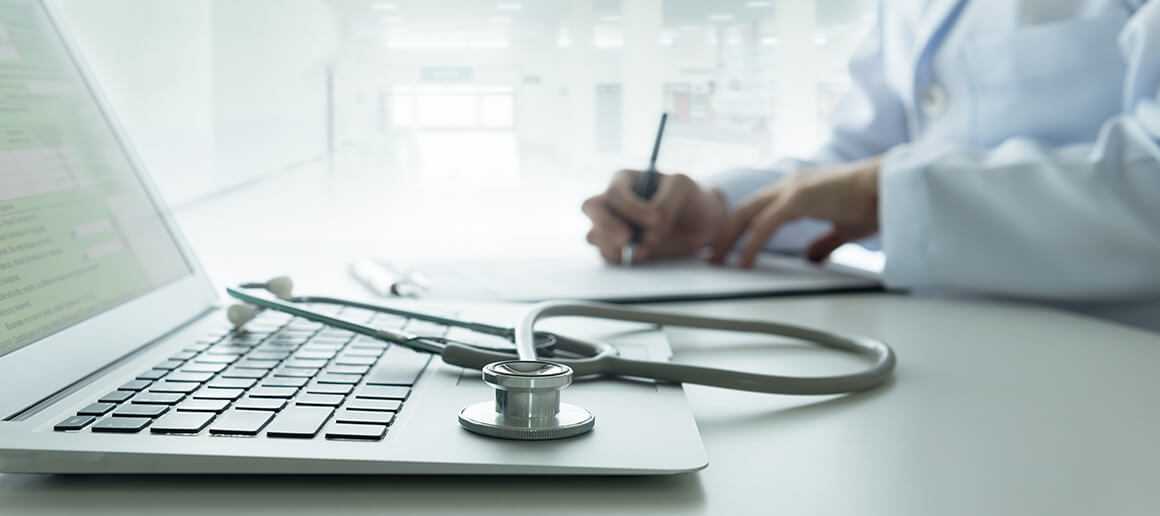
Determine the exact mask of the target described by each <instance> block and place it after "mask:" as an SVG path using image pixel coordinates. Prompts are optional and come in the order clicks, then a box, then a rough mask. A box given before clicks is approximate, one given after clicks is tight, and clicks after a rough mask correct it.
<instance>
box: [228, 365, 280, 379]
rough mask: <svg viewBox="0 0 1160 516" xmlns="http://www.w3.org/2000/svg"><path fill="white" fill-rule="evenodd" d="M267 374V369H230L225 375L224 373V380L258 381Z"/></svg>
mask: <svg viewBox="0 0 1160 516" xmlns="http://www.w3.org/2000/svg"><path fill="white" fill-rule="evenodd" d="M267 372H269V371H266V370H265V369H238V368H230V369H228V370H226V371H225V372H224V373H222V378H253V379H258V378H261V377H263V376H266V373H267Z"/></svg>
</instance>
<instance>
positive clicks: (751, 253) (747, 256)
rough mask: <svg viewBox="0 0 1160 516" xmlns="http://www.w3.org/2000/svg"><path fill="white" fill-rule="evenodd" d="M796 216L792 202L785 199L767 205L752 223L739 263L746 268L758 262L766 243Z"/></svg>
mask: <svg viewBox="0 0 1160 516" xmlns="http://www.w3.org/2000/svg"><path fill="white" fill-rule="evenodd" d="M796 218H797V215H796V214H794V213H793V211H792V210H791V209H790V203H789V202H786V200H784V199H779V200H778V201H775V202H773V203H771V204H769V205H767V206H766V207H765V209H763V210H761V213H760V214H758V216H757V217H755V218H754V219H753V220H752V223H751V224H750V228H749V238H748V239H747V240H746V241H745V248H744V249H742V251H741V257H740V260H739V262H738V264H739V265H740V266H741V267H742V268H745V269H749V268H752V267H753V264H754V263H756V262H757V255H758V254H760V253H761V250H762V249H764V248H765V243H766V242H768V241H769V239H770V238H771V237H773V234H774V233H777V230H778V229H781V227H782V226H784V225H785V224H786V223H787V222H789V221H791V220H793V219H796Z"/></svg>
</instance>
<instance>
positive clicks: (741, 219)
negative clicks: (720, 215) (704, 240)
mask: <svg viewBox="0 0 1160 516" xmlns="http://www.w3.org/2000/svg"><path fill="white" fill-rule="evenodd" d="M776 198H777V194H776V192H771V193H763V194H760V195H758V196H757V197H755V198H753V199H750V200H749V201H747V202H745V203H744V204H742V205H741V206H740V207H738V208H737V210H735V211H734V212H733V215H731V216H730V217H729V220H728V221H727V222H726V223H725V228H724V229H722V230H721V232H720V233H719V234H718V235H717V239H716V240H714V241H713V253H712V254H711V255H710V258H709V260H710V261H712V262H713V263H718V264H720V263H724V262H725V257H726V256H728V255H729V251H731V250H733V246H735V245H737V240H739V239H740V238H741V235H743V234H745V231H746V230H747V229H749V225H750V223H751V222H752V221H753V218H754V217H756V216H757V215H758V214H759V213H761V210H763V209H764V208H765V206H766V205H767V204H768V203H770V202H774V201H773V200H774V199H776Z"/></svg>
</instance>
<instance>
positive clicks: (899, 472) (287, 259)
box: [0, 214, 1160, 516]
mask: <svg viewBox="0 0 1160 516" xmlns="http://www.w3.org/2000/svg"><path fill="white" fill-rule="evenodd" d="M199 217H200V216H199V215H198V214H193V215H191V216H190V217H189V220H187V222H189V223H190V226H191V227H190V233H191V234H192V240H193V241H194V242H195V244H199V245H200V246H201V248H202V249H203V254H208V256H206V260H205V261H206V263H208V264H210V265H211V267H214V268H213V269H211V270H215V271H217V272H216V273H217V274H218V275H219V277H220V278H221V279H222V281H225V280H231V281H232V280H234V279H238V278H240V277H247V276H251V275H253V274H254V273H255V272H256V271H261V270H264V269H262V267H263V266H265V265H268V264H269V263H270V262H269V260H270V259H272V258H274V257H276V256H281V257H282V258H284V261H282V262H280V263H283V264H286V266H285V267H284V268H283V269H282V270H286V271H289V272H310V271H313V272H315V273H318V272H319V271H323V270H325V271H329V272H330V273H331V276H330V277H329V278H326V279H325V280H318V281H330V280H335V279H337V278H338V277H340V276H341V274H338V273H337V271H336V269H335V268H336V267H337V266H338V265H339V264H340V263H341V262H342V260H343V259H345V256H343V255H342V254H341V252H340V251H339V250H340V249H341V247H336V248H335V252H334V253H331V254H328V253H327V252H326V251H320V247H318V246H305V247H304V246H302V245H301V244H300V243H298V242H296V241H294V239H292V238H286V239H284V243H285V244H287V245H286V246H281V245H277V244H276V243H272V244H270V245H265V246H258V245H252V246H249V247H247V248H246V249H247V250H248V252H251V253H256V254H252V255H246V256H240V257H239V256H237V254H236V253H234V252H232V251H231V249H237V248H234V247H232V245H234V244H235V243H236V242H237V241H239V240H245V239H246V237H245V235H246V234H247V231H251V230H257V229H259V226H260V222H252V223H253V224H255V226H254V227H253V228H250V227H245V224H247V223H250V222H244V223H239V224H241V225H242V227H240V228H239V227H238V225H236V224H235V225H232V226H231V227H230V229H229V230H228V231H222V230H220V228H219V226H218V225H217V224H214V223H213V221H212V220H211V219H209V218H199ZM248 234H250V235H253V234H254V233H248ZM239 235H241V236H239ZM293 249H299V251H298V254H297V255H295V256H287V255H286V254H285V253H290V252H293ZM328 261H329V263H327V262H328ZM332 267H335V268H332ZM681 308H684V309H695V310H697V311H698V312H701V313H713V314H719V315H729V316H744V317H771V318H776V319H784V320H789V321H794V322H797V323H801V324H807V325H824V326H826V327H828V328H831V329H835V330H840V331H848V332H856V333H862V334H867V335H872V336H875V337H879V338H882V339H885V340H886V341H888V342H890V343H891V344H892V345H894V346H895V348H896V349H897V351H898V354H899V358H900V365H899V369H898V374H897V379H896V381H895V383H894V384H893V385H891V386H889V387H887V388H885V389H882V390H879V391H876V392H872V393H869V394H865V395H857V396H849V397H839V398H831V399H824V398H791V397H784V396H767V395H759V394H745V393H734V392H728V391H720V390H714V389H707V388H696V387H693V388H689V397H690V399H691V402H692V404H693V407H694V410H695V413H696V415H697V421H698V424H699V425H700V428H701V432H702V434H703V436H704V440H705V444H706V447H707V449H708V452H709V456H710V460H711V462H710V465H709V468H708V469H706V470H704V471H702V472H699V473H695V474H689V475H683V476H675V477H660V478H551V477H541V478H470V477H457V478H430V477H428V478H402V477H375V478H340V477H325V478H316V477H303V476H289V477H284V478H275V477H243V478H232V477H177V478H173V477H141V476H133V477H101V476H88V477H49V476H13V475H8V476H0V514H5V515H7V514H68V515H86V516H90V515H105V514H108V515H124V514H223V515H226V514H229V515H232V514H241V513H261V514H277V515H279V516H281V515H291V514H385V513H392V514H537V515H540V514H632V515H641V514H666V515H671V514H715V515H734V514H809V515H819V514H835V515H839V514H840V515H849V514H882V515H892V516H900V515H924V516H925V515H930V514H963V515H979V514H988V515H991V514H1019V515H1024V514H1053V515H1067V514H1077V515H1079V514H1082V515H1090V514H1155V513H1156V511H1157V508H1158V507H1160V490H1158V489H1156V486H1155V484H1156V480H1157V478H1158V477H1157V471H1158V467H1160V446H1158V445H1157V436H1158V435H1160V409H1158V407H1160V405H1158V404H1157V402H1156V397H1157V394H1158V393H1160V370H1158V365H1160V338H1157V336H1156V335H1154V334H1148V333H1144V332H1139V331H1135V330H1131V329H1127V328H1124V327H1119V326H1114V325H1110V324H1106V323H1102V322H1098V321H1095V320H1092V319H1085V318H1080V317H1076V316H1071V315H1065V314H1063V313H1060V312H1054V311H1048V310H1041V309H1036V308H1029V307H1019V306H1016V305H1004V304H992V303H982V302H971V301H951V300H937V299H936V300H924V299H914V298H907V297H900V296H892V295H862V296H838V297H815V298H802V299H778V300H759V301H735V302H727V303H717V304H696V305H682V306H681ZM672 338H673V343H674V347H675V348H676V350H677V358H678V360H697V361H704V362H707V363H710V364H714V365H719V366H730V367H734V366H736V367H749V368H760V369H761V370H765V371H779V370H780V371H794V372H809V371H818V372H820V371H821V370H822V368H829V370H833V368H834V367H842V366H845V365H847V364H845V363H844V362H843V361H842V359H840V358H835V357H833V356H830V355H823V354H819V353H815V352H813V351H807V350H802V349H795V348H779V349H770V348H768V347H764V346H762V345H760V344H759V343H756V342H754V340H753V339H752V338H746V337H743V336H736V335H728V334H707V333H689V332H680V333H673V334H672ZM448 424H453V422H451V421H449V422H448ZM642 431H643V432H648V431H650V429H649V428H648V423H647V422H642ZM513 507H519V508H521V509H512V508H513Z"/></svg>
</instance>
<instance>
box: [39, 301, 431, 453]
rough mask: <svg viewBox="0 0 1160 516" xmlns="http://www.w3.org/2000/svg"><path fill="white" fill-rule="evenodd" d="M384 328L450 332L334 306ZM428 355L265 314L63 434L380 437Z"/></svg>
mask: <svg viewBox="0 0 1160 516" xmlns="http://www.w3.org/2000/svg"><path fill="white" fill-rule="evenodd" d="M312 309H313V310H316V311H319V312H324V313H330V314H334V315H338V316H341V317H342V318H344V319H347V320H350V321H353V322H360V323H364V324H368V325H370V326H374V327H379V328H393V329H402V330H404V331H407V332H409V333H413V334H416V335H423V336H443V335H444V334H445V333H446V332H447V327H446V326H441V325H436V324H431V323H427V322H423V321H412V320H408V319H405V318H402V317H397V316H393V315H389V314H379V313H373V312H369V311H365V310H359V309H352V308H339V307H334V306H329V305H322V306H318V305H316V306H313V307H312ZM430 358H431V355H429V354H427V353H421V352H417V351H413V350H411V349H409V348H406V347H403V346H398V345H391V344H388V343H386V342H383V341H380V340H377V339H372V338H370V337H364V336H360V335H356V334H354V333H352V332H349V331H346V330H340V329H335V328H329V327H326V326H323V325H322V324H319V323H313V322H310V321H306V320H304V319H299V318H294V317H292V316H289V315H286V314H281V313H278V312H272V311H264V312H262V313H260V314H259V315H258V317H257V318H255V319H254V320H253V321H251V322H250V323H248V324H247V325H246V328H245V329H244V330H237V331H231V330H230V329H222V330H220V331H217V332H213V333H212V334H211V335H208V336H207V337H206V338H204V339H201V340H200V341H198V342H196V343H192V344H190V345H188V346H185V347H184V349H183V350H182V351H180V352H178V353H176V354H174V355H173V356H171V357H169V358H168V359H166V360H164V361H162V362H160V363H158V364H157V365H155V366H153V367H152V368H150V369H148V370H145V371H143V372H141V374H139V375H137V376H136V377H135V378H131V379H127V380H126V382H125V383H124V384H123V385H121V386H120V387H119V388H118V389H117V390H114V391H112V392H109V393H108V394H105V395H104V396H101V397H100V398H98V399H95V400H93V401H92V403H90V404H88V405H86V406H84V407H81V408H80V409H79V410H78V411H77V412H76V415H73V416H69V417H68V418H66V419H65V420H63V421H61V422H59V423H57V424H56V425H55V427H54V429H55V430H57V431H61V432H107V433H122V434H136V433H143V432H146V431H148V432H150V433H152V434H159V435H182V436H189V435H204V434H208V435H214V436H232V437H263V436H264V437H269V438H287V439H312V438H315V437H320V436H324V437H325V438H326V439H335V440H356V441H378V440H381V439H383V437H384V436H385V435H386V434H387V429H388V428H389V427H390V426H391V424H392V423H393V422H395V420H396V418H398V417H399V414H400V413H401V411H402V410H403V407H404V405H406V402H407V398H408V396H409V395H410V393H411V386H412V385H414V384H415V382H416V381H417V380H418V378H419V375H420V374H422V372H423V369H424V368H426V367H427V363H428V362H429V361H430Z"/></svg>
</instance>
